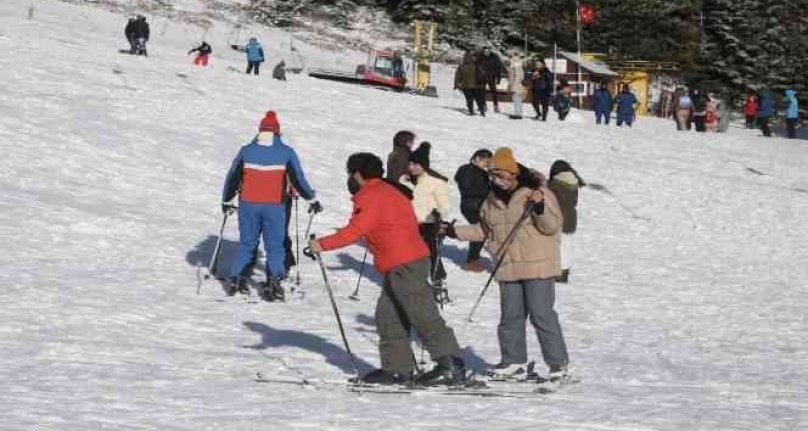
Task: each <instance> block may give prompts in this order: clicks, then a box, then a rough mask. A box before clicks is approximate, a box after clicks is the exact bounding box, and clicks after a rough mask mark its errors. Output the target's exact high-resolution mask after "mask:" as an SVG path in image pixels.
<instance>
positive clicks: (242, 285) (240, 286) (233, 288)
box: [225, 277, 250, 296]
mask: <svg viewBox="0 0 808 431" xmlns="http://www.w3.org/2000/svg"><path fill="white" fill-rule="evenodd" d="M225 293H227V296H234V295H235V294H236V293H243V294H245V295H249V294H250V288H249V286H247V279H246V278H245V277H236V278H231V279H230V280H229V281H228V282H227V285H226V286H225Z"/></svg>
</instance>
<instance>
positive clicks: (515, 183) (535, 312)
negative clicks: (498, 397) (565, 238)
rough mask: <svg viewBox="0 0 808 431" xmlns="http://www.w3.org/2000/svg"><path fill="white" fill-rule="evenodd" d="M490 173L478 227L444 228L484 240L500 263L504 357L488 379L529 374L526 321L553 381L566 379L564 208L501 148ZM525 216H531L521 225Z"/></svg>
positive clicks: (499, 330)
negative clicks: (559, 291)
mask: <svg viewBox="0 0 808 431" xmlns="http://www.w3.org/2000/svg"><path fill="white" fill-rule="evenodd" d="M490 172H491V178H492V181H493V190H492V192H491V193H490V194H489V195H488V197H487V198H486V199H485V202H483V204H482V208H481V209H480V223H479V224H476V225H472V226H453V225H449V224H446V225H444V226H443V230H444V231H445V233H446V235H447V236H448V237H450V238H457V239H459V240H462V241H486V246H487V248H488V251H489V252H490V253H491V255H492V256H495V257H496V258H497V259H501V260H502V265H501V266H500V267H499V270H498V271H497V272H496V274H495V278H496V280H497V281H498V282H499V298H500V320H499V326H498V328H497V335H498V338H499V348H500V353H501V355H502V358H501V360H500V362H499V363H498V364H497V365H496V366H495V367H494V369H493V370H492V371H491V372H490V373H489V374H491V375H492V376H494V378H497V379H519V378H524V377H525V373H526V372H527V371H528V370H527V368H528V364H527V362H528V354H527V340H526V334H525V320H526V319H527V318H529V319H530V323H531V325H532V326H533V328H534V329H535V330H536V334H537V335H538V338H539V344H540V345H541V351H542V356H543V358H544V362H545V363H546V364H547V365H548V366H549V368H550V375H549V377H550V378H551V379H558V378H563V377H565V376H566V375H567V364H568V363H569V358H568V355H567V346H566V344H565V342H564V336H563V334H562V332H561V325H560V324H559V321H558V315H557V314H556V312H555V310H554V309H553V305H554V302H555V277H556V276H557V275H559V272H560V269H561V268H560V262H559V243H560V242H561V241H560V238H559V233H560V231H561V228H562V223H563V221H562V215H561V209H560V208H559V206H558V201H557V200H556V198H555V195H554V194H553V192H552V191H550V189H548V188H547V187H544V186H539V187H536V188H531V187H530V186H529V185H528V184H530V183H534V184H535V182H536V180H535V179H531V180H528V178H527V177H528V173H527V172H525V169H524V168H522V167H520V166H519V164H518V163H517V162H516V159H515V158H514V156H513V152H512V151H511V149H510V148H507V147H503V148H500V149H498V150H497V151H496V152H495V153H494V157H493V158H491V165H490ZM531 185H532V184H531ZM525 211H530V213H529V214H528V217H527V219H524V220H523V219H522V216H523V214H525ZM517 223H520V224H519V225H517ZM514 228H515V229H516V231H515V232H516V234H515V240H514V241H513V243H511V245H510V247H508V248H507V249H506V250H504V251H503V252H502V253H503V254H502V255H501V256H496V253H497V252H498V250H500V248H501V247H502V246H503V244H504V242H505V239H506V237H508V234H509V233H510V232H511V230H512V229H514Z"/></svg>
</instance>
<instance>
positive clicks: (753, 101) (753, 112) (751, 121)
mask: <svg viewBox="0 0 808 431" xmlns="http://www.w3.org/2000/svg"><path fill="white" fill-rule="evenodd" d="M758 106H760V104H759V103H758V99H757V96H755V95H754V94H750V95H749V97H747V98H746V102H744V104H743V113H744V115H745V116H746V128H747V129H754V128H755V118H756V117H757V111H758Z"/></svg>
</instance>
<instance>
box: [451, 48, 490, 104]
mask: <svg viewBox="0 0 808 431" xmlns="http://www.w3.org/2000/svg"><path fill="white" fill-rule="evenodd" d="M454 88H455V90H460V91H462V92H463V97H465V98H466V109H468V114H469V115H474V103H477V109H478V110H479V111H480V115H482V116H483V117H485V108H486V107H485V80H484V77H483V75H482V70H480V65H479V64H478V61H477V56H476V55H475V54H474V53H472V52H467V53H466V55H465V56H463V61H462V62H461V63H460V66H458V67H457V70H456V71H455V77H454Z"/></svg>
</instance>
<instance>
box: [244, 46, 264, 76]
mask: <svg viewBox="0 0 808 431" xmlns="http://www.w3.org/2000/svg"><path fill="white" fill-rule="evenodd" d="M244 52H245V53H246V54H247V72H246V73H247V75H249V74H250V73H253V74H255V75H258V74H259V70H260V68H261V63H263V62H264V48H263V47H262V46H261V44H260V43H259V42H258V39H256V38H254V37H251V38H250V41H249V42H247V45H245V46H244Z"/></svg>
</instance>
